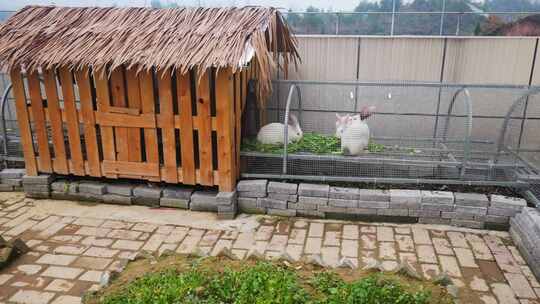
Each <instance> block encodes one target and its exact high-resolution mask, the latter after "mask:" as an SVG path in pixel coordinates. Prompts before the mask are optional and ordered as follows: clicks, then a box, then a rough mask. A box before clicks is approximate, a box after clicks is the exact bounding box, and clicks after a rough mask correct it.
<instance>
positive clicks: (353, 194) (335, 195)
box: [328, 187, 360, 201]
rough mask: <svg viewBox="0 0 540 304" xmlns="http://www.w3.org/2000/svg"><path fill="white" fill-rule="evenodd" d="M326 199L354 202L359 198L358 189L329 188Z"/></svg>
mask: <svg viewBox="0 0 540 304" xmlns="http://www.w3.org/2000/svg"><path fill="white" fill-rule="evenodd" d="M328 197H329V198H331V199H342V200H353V201H355V200H358V199H359V198H360V190H359V189H358V188H345V187H330V191H329V194H328Z"/></svg>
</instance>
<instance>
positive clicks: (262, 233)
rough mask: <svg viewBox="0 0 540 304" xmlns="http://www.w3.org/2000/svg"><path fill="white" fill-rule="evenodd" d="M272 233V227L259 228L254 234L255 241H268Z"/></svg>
mask: <svg viewBox="0 0 540 304" xmlns="http://www.w3.org/2000/svg"><path fill="white" fill-rule="evenodd" d="M273 232H274V227H273V226H261V227H259V229H258V230H257V232H256V233H255V240H256V241H268V240H270V238H272V233H273Z"/></svg>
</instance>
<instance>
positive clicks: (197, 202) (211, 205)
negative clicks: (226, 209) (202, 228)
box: [189, 191, 217, 212]
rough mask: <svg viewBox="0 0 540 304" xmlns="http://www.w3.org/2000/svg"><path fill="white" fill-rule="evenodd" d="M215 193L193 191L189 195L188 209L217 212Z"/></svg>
mask: <svg viewBox="0 0 540 304" xmlns="http://www.w3.org/2000/svg"><path fill="white" fill-rule="evenodd" d="M216 196H217V193H216V192H213V191H195V192H194V193H193V194H192V195H191V202H190V204H189V208H190V209H191V210H193V211H212V212H216V211H217V204H216Z"/></svg>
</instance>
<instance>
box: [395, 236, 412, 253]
mask: <svg viewBox="0 0 540 304" xmlns="http://www.w3.org/2000/svg"><path fill="white" fill-rule="evenodd" d="M396 242H397V244H398V248H399V250H400V251H407V252H414V242H413V239H412V237H411V236H410V235H397V236H396Z"/></svg>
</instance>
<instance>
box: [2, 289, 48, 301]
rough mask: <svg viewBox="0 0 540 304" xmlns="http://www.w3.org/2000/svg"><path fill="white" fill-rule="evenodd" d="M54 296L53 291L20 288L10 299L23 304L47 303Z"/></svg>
mask: <svg viewBox="0 0 540 304" xmlns="http://www.w3.org/2000/svg"><path fill="white" fill-rule="evenodd" d="M54 296H55V294H54V293H53V292H40V291H36V290H25V289H19V290H18V291H17V292H16V293H15V294H14V295H13V296H12V297H11V298H9V301H10V302H14V303H23V304H47V303H49V301H50V300H51V299H52V298H53V297H54Z"/></svg>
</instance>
